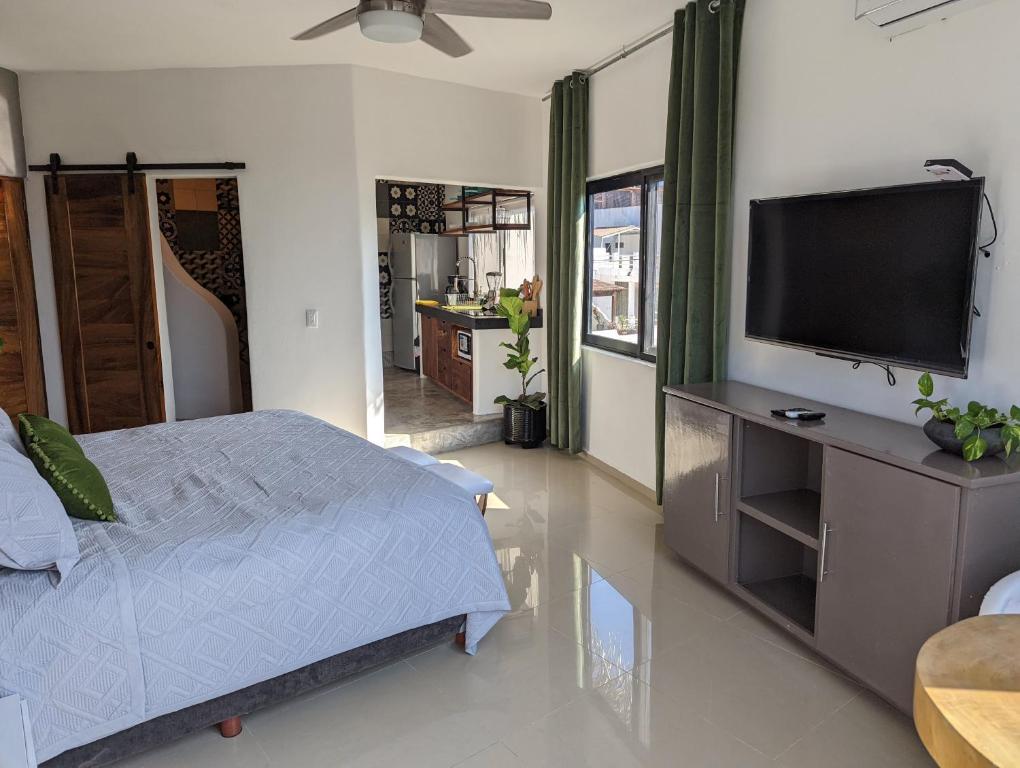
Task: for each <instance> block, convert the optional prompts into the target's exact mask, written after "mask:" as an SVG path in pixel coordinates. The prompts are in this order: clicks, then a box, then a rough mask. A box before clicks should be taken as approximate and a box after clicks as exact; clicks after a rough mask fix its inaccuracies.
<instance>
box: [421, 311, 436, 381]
mask: <svg viewBox="0 0 1020 768" xmlns="http://www.w3.org/2000/svg"><path fill="white" fill-rule="evenodd" d="M440 322H441V321H439V320H437V319H436V318H434V317H430V316H429V315H422V316H421V372H422V375H423V376H427V377H428V378H430V379H438V378H439V348H438V346H437V345H438V336H439V327H438V326H439V323H440Z"/></svg>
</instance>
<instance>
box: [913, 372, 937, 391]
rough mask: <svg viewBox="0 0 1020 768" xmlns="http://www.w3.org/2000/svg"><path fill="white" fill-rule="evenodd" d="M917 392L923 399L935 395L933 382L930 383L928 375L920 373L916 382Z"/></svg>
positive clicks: (929, 375)
mask: <svg viewBox="0 0 1020 768" xmlns="http://www.w3.org/2000/svg"><path fill="white" fill-rule="evenodd" d="M917 390H918V391H919V392H920V393H921V394H922V395H924V396H925V397H931V396H932V395H933V394H934V393H935V382H934V381H932V378H931V374H930V373H922V374H921V378H919V379H918V380H917Z"/></svg>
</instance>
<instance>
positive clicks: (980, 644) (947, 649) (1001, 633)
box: [914, 616, 1020, 768]
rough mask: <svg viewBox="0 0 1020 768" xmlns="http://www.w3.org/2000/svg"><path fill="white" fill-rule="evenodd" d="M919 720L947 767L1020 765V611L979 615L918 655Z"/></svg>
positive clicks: (940, 761) (916, 717) (939, 637)
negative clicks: (1009, 613)
mask: <svg viewBox="0 0 1020 768" xmlns="http://www.w3.org/2000/svg"><path fill="white" fill-rule="evenodd" d="M914 722H915V724H916V726H917V733H918V735H919V736H920V737H921V741H922V742H923V743H924V746H925V747H927V749H928V752H929V753H931V756H932V757H934V758H935V761H936V762H937V763H938V764H939V765H940V766H942V768H957V767H958V766H966V767H967V768H971V766H981V767H982V768H984V766H996V768H1005V767H1006V766H1020V616H978V617H976V618H973V619H966V620H965V621H961V622H960V623H958V624H954V625H952V626H950V627H947V628H946V629H944V630H942V631H941V632H939V633H938V634H936V635H934V636H933V637H931V638H930V639H929V640H928V641H927V642H926V643H925V644H924V646H923V647H922V648H921V652H920V653H919V654H918V655H917V670H916V674H915V677H914Z"/></svg>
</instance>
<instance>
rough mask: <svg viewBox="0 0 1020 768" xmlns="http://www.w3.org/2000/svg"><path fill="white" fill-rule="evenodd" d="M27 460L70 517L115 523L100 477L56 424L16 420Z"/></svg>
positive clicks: (29, 418) (37, 418)
mask: <svg viewBox="0 0 1020 768" xmlns="http://www.w3.org/2000/svg"><path fill="white" fill-rule="evenodd" d="M18 422H19V424H20V427H21V437H22V440H24V442H25V448H26V450H27V451H28V457H29V458H30V459H31V460H32V463H33V464H35V468H36V469H37V470H38V471H39V474H40V475H42V477H43V479H44V480H46V482H48V483H49V484H50V486H52V488H53V490H54V491H55V492H56V494H57V498H59V499H60V501H61V503H62V504H63V505H64V509H65V510H66V511H67V514H69V515H70V516H71V517H77V518H80V519H82V520H101V521H104V522H108V523H112V522H116V520H117V515H116V513H115V512H114V511H113V499H112V498H110V489H109V488H108V487H107V485H106V481H105V480H104V479H103V475H102V473H101V472H100V471H99V469H98V468H97V467H96V465H95V464H93V463H92V462H91V461H89V460H88V459H87V458H85V454H84V453H83V452H82V449H81V446H80V445H78V441H77V440H75V439H74V437H73V436H72V435H71V433H70V432H68V431H67V430H66V429H64V428H63V427H61V426H60V425H59V424H57V423H56V422H53V421H50V420H49V419H47V418H44V417H42V416H33V415H31V414H21V415H20V416H19V417H18Z"/></svg>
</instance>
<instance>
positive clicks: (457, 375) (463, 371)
mask: <svg viewBox="0 0 1020 768" xmlns="http://www.w3.org/2000/svg"><path fill="white" fill-rule="evenodd" d="M450 381H451V386H450V389H452V390H453V393H454V394H455V395H457V396H458V397H460V398H461V399H463V400H466V401H467V402H469V403H470V402H471V399H472V398H471V395H472V392H471V383H472V382H471V366H470V365H468V364H467V363H465V362H462V361H461V360H457V359H454V360H452V361H451V362H450Z"/></svg>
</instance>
